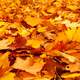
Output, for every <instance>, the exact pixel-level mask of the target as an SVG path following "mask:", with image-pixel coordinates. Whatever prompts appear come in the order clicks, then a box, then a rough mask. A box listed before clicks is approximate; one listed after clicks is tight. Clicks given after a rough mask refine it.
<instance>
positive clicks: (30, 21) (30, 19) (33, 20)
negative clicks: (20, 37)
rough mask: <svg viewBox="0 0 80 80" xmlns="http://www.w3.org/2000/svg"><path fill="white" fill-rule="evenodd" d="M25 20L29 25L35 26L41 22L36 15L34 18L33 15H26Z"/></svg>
mask: <svg viewBox="0 0 80 80" xmlns="http://www.w3.org/2000/svg"><path fill="white" fill-rule="evenodd" d="M25 21H26V22H27V23H28V24H29V25H31V26H36V25H38V24H39V23H40V22H41V20H40V19H39V18H37V17H36V18H35V17H31V16H27V17H26V18H25Z"/></svg>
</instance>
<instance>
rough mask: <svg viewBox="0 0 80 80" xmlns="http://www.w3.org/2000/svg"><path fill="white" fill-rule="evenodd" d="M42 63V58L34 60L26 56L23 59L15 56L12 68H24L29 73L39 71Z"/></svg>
mask: <svg viewBox="0 0 80 80" xmlns="http://www.w3.org/2000/svg"><path fill="white" fill-rule="evenodd" d="M44 64H45V63H44V62H43V61H42V60H40V61H36V62H34V59H31V58H27V59H26V60H23V59H21V58H19V57H17V59H16V62H15V63H14V65H13V68H15V69H20V70H24V71H26V72H29V73H31V74H37V72H40V71H41V69H42V68H43V66H44Z"/></svg>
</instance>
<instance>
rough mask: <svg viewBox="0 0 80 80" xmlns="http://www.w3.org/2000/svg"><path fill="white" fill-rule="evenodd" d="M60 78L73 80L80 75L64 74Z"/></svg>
mask: <svg viewBox="0 0 80 80" xmlns="http://www.w3.org/2000/svg"><path fill="white" fill-rule="evenodd" d="M61 77H62V78H75V77H80V73H64V74H62V75H61Z"/></svg>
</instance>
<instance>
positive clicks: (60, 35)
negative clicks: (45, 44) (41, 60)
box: [55, 32, 68, 42]
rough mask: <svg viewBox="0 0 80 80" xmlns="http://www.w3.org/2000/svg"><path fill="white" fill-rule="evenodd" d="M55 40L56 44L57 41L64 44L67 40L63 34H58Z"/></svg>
mask: <svg viewBox="0 0 80 80" xmlns="http://www.w3.org/2000/svg"><path fill="white" fill-rule="evenodd" d="M55 39H56V42H58V41H64V42H66V41H67V40H68V39H67V37H66V35H65V33H64V32H60V33H58V36H57V37H56V38H55Z"/></svg>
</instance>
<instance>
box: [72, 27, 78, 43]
mask: <svg viewBox="0 0 80 80" xmlns="http://www.w3.org/2000/svg"><path fill="white" fill-rule="evenodd" d="M79 36H80V28H78V29H77V30H76V32H75V34H74V37H73V41H77V42H80V37H79Z"/></svg>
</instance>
